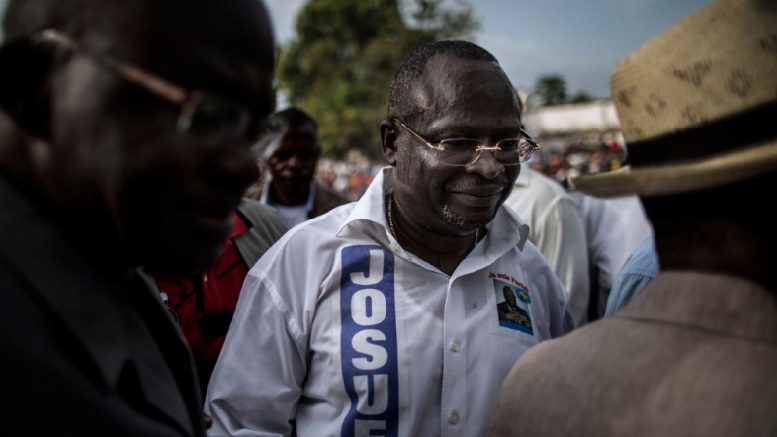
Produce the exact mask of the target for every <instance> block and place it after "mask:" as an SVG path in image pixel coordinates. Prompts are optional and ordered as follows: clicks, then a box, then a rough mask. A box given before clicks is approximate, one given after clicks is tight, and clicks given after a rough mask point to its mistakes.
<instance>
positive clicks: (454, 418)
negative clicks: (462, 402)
mask: <svg viewBox="0 0 777 437" xmlns="http://www.w3.org/2000/svg"><path fill="white" fill-rule="evenodd" d="M448 422H450V423H451V424H452V425H456V424H457V423H459V413H453V414H451V418H450V419H448Z"/></svg>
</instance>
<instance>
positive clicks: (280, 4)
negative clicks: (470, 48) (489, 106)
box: [265, 0, 712, 98]
mask: <svg viewBox="0 0 777 437" xmlns="http://www.w3.org/2000/svg"><path fill="white" fill-rule="evenodd" d="M306 1H307V0H265V3H266V4H267V6H268V8H269V10H270V14H271V15H272V18H273V23H274V24H273V25H274V27H275V35H276V38H277V39H278V40H279V41H280V42H286V41H288V40H289V39H290V38H292V37H293V36H294V21H295V17H296V14H297V12H298V11H299V9H300V8H301V7H302V5H303V4H304V3H305V2H306ZM711 2H712V0H469V3H470V4H472V5H473V6H474V9H475V15H476V16H477V18H478V19H479V20H480V22H481V26H480V31H479V32H478V33H477V34H476V36H475V40H474V42H475V43H477V44H479V45H480V46H482V47H483V48H485V49H486V50H488V51H489V52H491V53H492V54H493V55H494V56H495V57H496V58H497V60H499V63H500V64H501V65H502V68H503V69H504V70H505V72H506V73H507V75H508V77H510V79H511V80H512V82H513V84H514V85H515V86H517V87H518V88H519V89H521V90H524V91H526V90H531V89H532V88H533V87H534V84H535V82H536V80H537V77H538V76H540V75H543V74H560V75H562V76H563V77H564V79H565V80H566V82H567V94H568V95H571V94H574V93H576V92H578V91H585V92H587V93H588V94H589V95H591V96H593V97H596V98H608V97H609V96H610V85H609V76H610V72H612V70H613V69H614V68H615V66H616V65H617V64H618V63H619V62H620V61H621V60H622V59H624V58H626V57H627V56H628V55H629V54H630V53H631V52H633V51H634V50H636V49H637V48H639V47H640V46H641V45H642V44H643V43H644V42H647V41H648V40H649V39H651V38H652V37H653V36H655V35H657V34H659V33H661V32H662V31H663V30H664V29H666V28H667V27H669V26H670V25H672V24H673V23H675V22H676V21H678V20H680V19H682V18H683V17H685V16H686V15H688V14H689V13H691V12H693V11H695V10H697V9H699V8H701V7H703V6H705V5H707V4H710V3H711Z"/></svg>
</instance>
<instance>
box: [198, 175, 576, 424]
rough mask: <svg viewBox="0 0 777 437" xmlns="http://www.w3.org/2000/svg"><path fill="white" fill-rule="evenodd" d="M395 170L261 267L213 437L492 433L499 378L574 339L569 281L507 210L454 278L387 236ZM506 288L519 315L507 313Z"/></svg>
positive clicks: (249, 281) (210, 401)
mask: <svg viewBox="0 0 777 437" xmlns="http://www.w3.org/2000/svg"><path fill="white" fill-rule="evenodd" d="M391 189H392V168H390V167H387V168H384V169H383V170H382V171H381V173H380V174H378V176H377V177H376V178H375V180H374V181H373V182H372V184H371V185H370V187H369V188H368V190H367V192H366V193H365V194H364V195H363V196H362V197H361V199H360V200H359V201H358V202H355V203H351V204H348V205H344V206H341V207H339V208H336V209H334V210H333V211H331V212H329V213H328V214H325V215H323V216H321V217H318V218H315V219H311V220H308V221H306V222H305V223H303V224H301V225H299V226H297V227H296V228H294V229H292V230H291V231H289V232H287V233H286V234H285V235H284V236H283V238H282V239H281V240H280V241H279V242H278V243H276V244H275V245H274V246H273V247H272V248H271V249H270V250H269V251H268V252H267V253H266V254H265V256H264V257H262V259H260V260H259V262H258V263H257V264H256V265H255V266H254V267H253V268H252V269H251V271H250V272H249V274H248V277H247V278H246V281H245V283H244V285H243V290H242V294H241V296H240V300H239V302H238V306H237V310H236V312H235V315H234V319H233V322H232V325H231V327H230V330H229V333H228V335H227V339H226V342H225V344H224V348H223V349H222V352H221V356H220V358H219V362H218V364H217V366H216V369H215V371H214V372H213V376H212V378H211V382H210V386H209V388H208V398H207V400H206V412H207V413H208V414H210V415H211V417H212V418H213V422H214V424H213V427H212V428H211V429H210V430H209V435H210V436H220V435H241V436H266V435H288V434H289V433H290V430H291V428H290V425H289V420H294V419H296V425H297V435H298V436H300V437H306V436H316V437H320V436H367V435H370V432H371V431H372V434H373V435H385V436H440V435H444V436H466V437H471V436H481V435H485V433H486V431H487V428H488V425H489V422H490V418H491V410H492V408H493V405H494V403H495V401H496V398H497V394H498V392H499V390H500V388H501V384H502V381H503V380H504V378H505V376H506V375H507V373H508V371H509V370H510V368H511V367H512V366H513V364H514V363H515V362H516V361H517V360H518V358H519V357H520V356H521V355H522V354H523V353H524V352H525V351H526V350H527V349H529V348H530V347H532V346H534V345H536V344H537V343H539V342H540V341H543V340H547V339H550V338H553V337H558V336H561V335H563V334H564V333H565V332H567V330H568V329H569V328H570V327H571V320H570V319H569V318H567V317H566V306H567V300H566V299H567V298H566V293H565V291H564V288H563V286H562V285H561V283H560V282H559V280H558V279H557V278H556V276H555V275H554V273H553V271H552V270H551V268H550V266H549V265H548V263H547V261H546V260H545V258H544V257H543V256H542V255H541V254H540V252H539V250H537V248H536V247H535V246H534V245H533V244H531V243H530V242H528V241H527V234H528V227H527V226H526V225H525V224H523V223H522V222H521V221H520V219H519V218H518V217H517V216H516V215H515V214H514V213H513V212H512V211H510V210H509V209H508V208H505V207H502V208H500V209H499V211H498V213H497V215H496V217H495V219H494V220H493V221H492V222H491V223H489V224H488V225H487V226H486V227H487V230H488V233H487V234H486V236H485V237H484V238H483V240H482V241H480V242H479V243H478V244H477V246H476V247H475V248H474V249H473V250H472V252H471V253H470V254H469V255H468V256H467V258H465V259H464V260H463V261H462V262H461V264H460V265H459V266H458V268H457V269H456V271H455V272H454V273H453V275H452V276H450V277H449V276H448V275H446V274H445V273H443V272H441V271H440V270H438V269H437V268H435V267H434V266H432V265H430V264H428V263H427V262H425V261H422V260H421V259H420V258H418V257H417V256H415V255H413V254H410V253H408V252H406V251H404V250H403V249H402V248H401V247H400V246H399V245H398V244H397V242H396V240H394V238H393V237H392V236H391V234H390V233H389V231H388V229H387V226H386V220H385V206H384V200H383V199H384V195H383V194H384V192H389V191H390V190H391ZM506 286H507V287H509V289H510V290H512V291H513V292H514V293H515V294H516V296H517V297H518V305H519V307H521V308H523V311H522V313H521V314H522V316H525V317H522V318H521V320H523V321H524V322H525V320H526V318H527V317H528V320H529V322H528V323H522V324H518V323H514V322H510V321H507V320H502V321H500V320H499V317H498V313H497V304H499V303H501V302H503V301H504V297H503V292H504V287H506Z"/></svg>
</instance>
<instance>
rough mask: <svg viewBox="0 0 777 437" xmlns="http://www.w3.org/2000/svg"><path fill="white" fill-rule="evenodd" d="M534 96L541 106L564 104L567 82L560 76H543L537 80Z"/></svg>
mask: <svg viewBox="0 0 777 437" xmlns="http://www.w3.org/2000/svg"><path fill="white" fill-rule="evenodd" d="M534 94H535V96H536V97H537V98H538V99H539V101H540V105H542V106H554V105H560V104H562V103H566V101H567V82H566V80H565V79H564V76H562V75H560V74H544V75H542V76H540V77H538V78H537V83H536V85H535V86H534Z"/></svg>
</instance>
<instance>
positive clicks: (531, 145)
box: [394, 118, 540, 166]
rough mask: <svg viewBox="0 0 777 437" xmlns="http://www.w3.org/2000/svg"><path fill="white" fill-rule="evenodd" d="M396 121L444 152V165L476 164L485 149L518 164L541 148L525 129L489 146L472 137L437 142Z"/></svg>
mask: <svg viewBox="0 0 777 437" xmlns="http://www.w3.org/2000/svg"><path fill="white" fill-rule="evenodd" d="M394 122H396V123H397V124H399V125H400V126H402V128H404V129H405V130H407V131H408V132H410V133H411V134H413V136H414V137H416V138H417V139H418V140H419V141H421V142H422V143H424V144H426V146H427V147H429V148H430V149H434V150H437V151H439V152H442V153H440V154H439V155H438V160H439V162H440V163H441V164H444V165H456V166H467V165H470V164H474V163H475V162H477V160H478V159H479V158H480V155H481V154H482V153H483V151H491V152H493V153H494V157H495V158H496V160H497V161H499V162H500V163H501V164H502V165H518V164H520V163H522V162H526V161H528V160H529V158H530V157H531V155H532V153H533V152H534V151H535V150H537V149H539V148H540V145H539V144H538V143H537V142H536V141H534V140H533V139H532V137H530V136H529V134H528V133H526V131H525V130H523V129H521V134H520V135H521V136H520V137H518V138H505V139H503V140H499V141H497V143H496V144H494V145H493V146H488V145H487V144H485V143H484V142H483V141H481V140H476V139H472V138H448V139H445V140H442V141H440V142H439V143H436V144H435V143H432V142H430V141H428V140H427V139H426V138H424V137H422V136H421V134H419V133H418V132H416V131H414V130H413V129H410V128H409V127H407V126H405V124H404V123H402V122H401V121H399V120H397V119H396V118H395V119H394Z"/></svg>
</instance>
